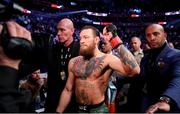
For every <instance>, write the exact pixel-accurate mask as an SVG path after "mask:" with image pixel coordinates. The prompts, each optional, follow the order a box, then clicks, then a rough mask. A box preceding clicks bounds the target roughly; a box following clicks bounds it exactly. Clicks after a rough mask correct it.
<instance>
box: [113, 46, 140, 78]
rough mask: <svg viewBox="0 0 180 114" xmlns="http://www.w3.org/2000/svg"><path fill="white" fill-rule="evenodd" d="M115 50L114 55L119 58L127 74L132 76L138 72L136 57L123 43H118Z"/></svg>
mask: <svg viewBox="0 0 180 114" xmlns="http://www.w3.org/2000/svg"><path fill="white" fill-rule="evenodd" d="M115 51H116V53H115V55H116V56H117V57H118V58H120V59H121V61H122V63H123V67H124V69H125V71H126V73H127V75H129V76H133V75H136V74H139V72H140V68H139V65H138V63H137V61H136V59H135V58H134V56H133V55H132V53H131V52H130V51H129V50H128V49H127V48H126V47H124V45H120V46H119V47H118V48H117V49H115Z"/></svg>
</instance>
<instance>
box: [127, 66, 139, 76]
mask: <svg viewBox="0 0 180 114" xmlns="http://www.w3.org/2000/svg"><path fill="white" fill-rule="evenodd" d="M139 74H140V67H139V66H137V67H135V68H134V69H133V70H132V71H131V72H130V74H129V75H128V76H129V77H134V76H137V75H139Z"/></svg>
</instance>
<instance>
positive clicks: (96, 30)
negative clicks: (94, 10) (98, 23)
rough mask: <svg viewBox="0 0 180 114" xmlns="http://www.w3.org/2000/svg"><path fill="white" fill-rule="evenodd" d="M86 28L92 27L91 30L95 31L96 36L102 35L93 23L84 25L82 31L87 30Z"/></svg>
mask: <svg viewBox="0 0 180 114" xmlns="http://www.w3.org/2000/svg"><path fill="white" fill-rule="evenodd" d="M85 29H91V30H92V31H93V34H94V36H98V37H100V32H99V30H98V29H97V28H96V27H94V26H91V25H86V26H84V27H83V28H82V29H81V31H82V30H85ZM81 31H80V32H81Z"/></svg>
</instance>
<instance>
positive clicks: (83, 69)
mask: <svg viewBox="0 0 180 114" xmlns="http://www.w3.org/2000/svg"><path fill="white" fill-rule="evenodd" d="M104 59H105V56H102V57H98V58H91V59H90V60H84V59H83V58H78V59H77V60H76V61H75V62H74V66H73V73H74V75H75V76H77V77H79V78H81V79H82V80H86V79H87V78H88V77H90V76H98V75H100V73H101V72H102V71H103V69H104V67H105V61H104Z"/></svg>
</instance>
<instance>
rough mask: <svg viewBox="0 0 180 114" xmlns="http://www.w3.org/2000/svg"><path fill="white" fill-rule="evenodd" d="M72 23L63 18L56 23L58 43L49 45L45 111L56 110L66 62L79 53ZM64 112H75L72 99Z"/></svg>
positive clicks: (63, 82)
mask: <svg viewBox="0 0 180 114" xmlns="http://www.w3.org/2000/svg"><path fill="white" fill-rule="evenodd" d="M74 31H75V28H74V24H73V22H72V21H71V20H70V19H68V18H64V19H62V20H60V21H59V22H58V24H57V38H58V43H56V44H52V46H50V47H51V48H50V51H49V53H48V55H49V59H48V60H49V61H48V62H49V64H48V91H47V100H46V104H45V111H46V112H53V113H54V112H56V108H57V105H58V101H59V96H60V94H61V92H62V90H63V88H64V86H65V83H66V81H67V77H68V62H69V60H70V59H71V58H72V57H76V56H78V55H79V42H78V41H75V40H74V39H75V36H74ZM72 102H73V103H70V105H69V107H70V108H67V110H66V111H65V112H75V106H73V104H74V100H72Z"/></svg>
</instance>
